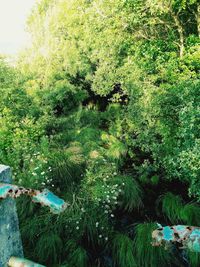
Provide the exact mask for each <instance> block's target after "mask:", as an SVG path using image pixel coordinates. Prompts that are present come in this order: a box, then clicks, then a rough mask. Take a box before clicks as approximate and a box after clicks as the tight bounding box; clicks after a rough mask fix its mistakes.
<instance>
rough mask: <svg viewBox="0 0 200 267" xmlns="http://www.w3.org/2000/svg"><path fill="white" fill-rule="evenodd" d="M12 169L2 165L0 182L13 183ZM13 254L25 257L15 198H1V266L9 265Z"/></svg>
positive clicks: (0, 166) (0, 167)
mask: <svg viewBox="0 0 200 267" xmlns="http://www.w3.org/2000/svg"><path fill="white" fill-rule="evenodd" d="M11 182H12V179H11V170H10V168H9V167H7V166H4V165H0V183H11ZM12 256H16V257H23V249H22V242H21V237H20V232H19V225H18V217H17V211H16V205H15V200H13V199H11V198H7V199H4V200H0V267H5V266H7V263H8V261H9V259H10V258H11V257H12Z"/></svg>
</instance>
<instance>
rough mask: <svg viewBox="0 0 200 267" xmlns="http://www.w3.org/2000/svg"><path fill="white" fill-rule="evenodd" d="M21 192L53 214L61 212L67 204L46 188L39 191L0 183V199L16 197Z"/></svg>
mask: <svg viewBox="0 0 200 267" xmlns="http://www.w3.org/2000/svg"><path fill="white" fill-rule="evenodd" d="M22 194H24V195H28V196H30V197H32V200H33V202H36V203H40V204H41V205H42V206H47V207H49V208H50V210H51V212H52V213H55V214H59V213H61V212H63V211H64V210H65V209H66V207H67V204H66V202H65V201H64V200H63V199H61V198H59V197H57V196H56V195H54V194H53V193H52V192H51V191H49V190H47V189H44V190H43V191H39V190H33V189H26V188H24V187H18V186H16V185H12V184H3V183H2V184H1V183H0V199H5V198H17V197H19V196H20V195H22Z"/></svg>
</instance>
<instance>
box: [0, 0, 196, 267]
mask: <svg viewBox="0 0 200 267" xmlns="http://www.w3.org/2000/svg"><path fill="white" fill-rule="evenodd" d="M199 12H200V7H199V1H198V0H189V1H184V0H173V1H168V0H167V1H164V0H163V1H162V0H135V1H132V0H108V1H105V0H102V1H100V0H60V1H54V0H41V1H39V3H38V4H37V5H36V6H35V8H34V10H33V11H32V14H31V16H30V17H29V19H28V27H29V31H30V33H31V34H32V39H33V41H32V47H31V48H30V49H27V50H26V51H24V52H23V53H22V54H21V55H20V57H19V60H18V63H17V67H16V68H15V69H12V68H11V67H9V66H8V65H7V64H6V63H5V61H4V60H3V59H2V60H1V61H0V91H1V99H0V119H1V120H0V126H1V127H0V162H2V163H4V164H9V165H10V166H11V167H12V168H13V175H14V179H15V182H16V183H18V184H22V185H24V186H29V187H36V188H42V187H48V188H49V189H51V190H52V191H54V192H55V193H57V194H59V195H60V196H61V197H63V198H64V199H66V201H67V202H69V203H70V206H69V208H68V209H67V210H66V211H65V212H64V213H63V214H61V215H59V216H55V215H51V214H49V213H48V211H47V210H44V209H42V210H41V209H39V208H38V207H37V206H36V205H33V204H32V203H30V202H29V201H28V200H27V199H23V200H20V201H19V202H18V205H19V213H20V214H19V215H20V227H21V232H22V237H23V243H24V247H25V254H26V256H27V257H29V258H32V259H35V260H36V261H38V262H41V263H46V264H47V266H63V267H64V266H65V267H97V266H98V267H111V266H112V267H134V266H138V267H147V266H148V267H158V266H163V267H164V266H166V267H169V266H184V262H183V257H182V256H181V253H180V252H178V250H175V248H173V249H171V250H168V251H165V250H164V249H163V248H155V247H152V246H151V231H152V230H153V229H155V228H156V222H159V223H162V224H163V225H167V224H177V223H184V224H190V225H196V226H200V206H199V203H198V201H199V200H200V180H199V170H200V153H199V148H200V136H199V132H200V105H199V103H200V81H199V69H200V39H199V36H200V14H199ZM188 259H189V261H190V262H191V266H194V267H195V266H199V264H200V260H199V257H198V255H193V254H192V253H190V254H189V255H188Z"/></svg>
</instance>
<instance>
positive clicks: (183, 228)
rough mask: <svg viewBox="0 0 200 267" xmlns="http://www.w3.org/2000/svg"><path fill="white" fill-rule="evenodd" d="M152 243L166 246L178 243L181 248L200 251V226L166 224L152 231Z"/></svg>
mask: <svg viewBox="0 0 200 267" xmlns="http://www.w3.org/2000/svg"><path fill="white" fill-rule="evenodd" d="M152 239H153V242H152V245H153V246H165V248H167V247H168V246H170V244H178V245H179V248H180V249H189V250H191V251H193V252H200V227H195V226H187V225H175V226H164V227H159V228H158V229H156V230H154V231H153V232H152Z"/></svg>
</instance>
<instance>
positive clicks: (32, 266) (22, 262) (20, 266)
mask: <svg viewBox="0 0 200 267" xmlns="http://www.w3.org/2000/svg"><path fill="white" fill-rule="evenodd" d="M8 266H9V267H45V266H44V265H41V264H38V263H35V262H32V261H29V260H26V259H22V258H17V257H11V258H10V260H9V262H8Z"/></svg>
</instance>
